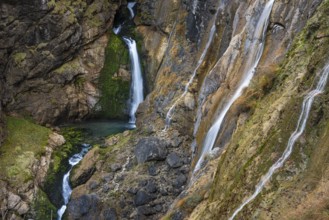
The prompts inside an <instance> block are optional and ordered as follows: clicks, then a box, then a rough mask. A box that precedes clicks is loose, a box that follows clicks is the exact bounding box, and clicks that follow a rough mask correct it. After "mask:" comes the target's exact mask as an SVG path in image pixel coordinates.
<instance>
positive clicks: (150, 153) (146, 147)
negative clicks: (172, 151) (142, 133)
mask: <svg viewBox="0 0 329 220" xmlns="http://www.w3.org/2000/svg"><path fill="white" fill-rule="evenodd" d="M166 145H167V144H166V143H165V142H164V141H162V140H160V139H158V138H155V137H150V138H143V139H141V140H139V142H138V143H137V146H136V148H135V156H136V158H137V161H138V163H144V162H146V161H152V160H165V159H166V157H167V153H168V151H167V148H166Z"/></svg>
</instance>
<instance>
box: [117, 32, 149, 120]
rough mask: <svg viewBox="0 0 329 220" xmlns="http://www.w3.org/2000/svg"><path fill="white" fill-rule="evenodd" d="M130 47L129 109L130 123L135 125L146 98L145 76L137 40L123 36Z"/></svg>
mask: <svg viewBox="0 0 329 220" xmlns="http://www.w3.org/2000/svg"><path fill="white" fill-rule="evenodd" d="M122 39H123V40H124V42H125V43H126V44H127V46H128V48H129V56H130V62H131V73H132V83H131V89H130V94H131V95H130V100H131V101H130V111H129V116H130V119H129V123H131V124H133V125H135V123H136V116H135V113H136V111H137V108H138V106H139V104H140V103H141V102H143V100H144V94H143V77H142V71H141V66H140V62H139V57H138V52H137V45H136V42H135V41H134V40H133V39H131V38H128V37H123V38H122Z"/></svg>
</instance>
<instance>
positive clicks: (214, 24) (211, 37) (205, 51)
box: [163, 1, 220, 131]
mask: <svg viewBox="0 0 329 220" xmlns="http://www.w3.org/2000/svg"><path fill="white" fill-rule="evenodd" d="M194 2H197V1H194ZM196 4H197V3H196ZM219 9H220V8H219V7H218V9H217V12H216V14H215V16H214V20H213V23H212V26H211V29H210V33H209V38H208V41H207V44H206V46H205V48H204V50H203V51H202V54H201V56H200V59H199V61H198V63H197V65H196V67H195V69H194V71H193V73H192V76H191V78H190V80H189V81H188V82H187V84H186V85H185V88H184V92H183V94H182V95H181V96H180V97H179V98H178V99H177V100H176V101H175V102H174V104H173V105H172V106H171V107H170V108H169V110H168V112H167V114H166V120H165V122H166V124H165V128H164V129H163V131H166V130H167V129H168V128H169V127H170V123H171V119H172V115H173V113H174V110H175V108H176V106H177V104H178V103H179V102H180V100H182V98H184V96H185V95H186V94H187V92H188V89H189V87H190V85H191V84H192V82H193V80H194V78H195V76H196V74H197V71H198V69H199V68H200V66H201V64H202V63H203V61H204V59H205V57H206V54H207V52H208V49H209V47H210V44H211V42H212V40H213V38H214V35H215V32H216V18H217V15H218V12H219Z"/></svg>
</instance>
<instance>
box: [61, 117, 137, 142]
mask: <svg viewBox="0 0 329 220" xmlns="http://www.w3.org/2000/svg"><path fill="white" fill-rule="evenodd" d="M63 127H74V128H78V129H82V130H83V131H84V132H86V133H87V134H88V136H93V137H95V138H100V137H106V136H108V135H111V134H117V133H120V132H123V131H125V130H131V129H133V127H132V126H131V124H129V123H127V122H124V121H111V120H102V121H99V120H97V121H84V122H78V123H72V124H66V125H64V126H63Z"/></svg>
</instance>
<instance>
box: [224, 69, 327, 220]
mask: <svg viewBox="0 0 329 220" xmlns="http://www.w3.org/2000/svg"><path fill="white" fill-rule="evenodd" d="M328 74H329V63H328V64H327V65H326V66H325V67H324V68H323V69H322V71H321V73H320V75H321V77H320V79H319V82H318V84H317V86H316V88H315V89H314V90H312V91H310V92H309V93H308V94H307V95H306V96H305V98H304V100H303V104H302V111H301V113H300V116H299V119H298V122H297V126H296V129H295V131H294V132H293V133H292V134H291V136H290V138H289V140H288V144H287V147H286V149H285V151H284V152H283V154H282V156H281V157H280V158H279V159H278V160H277V161H276V162H275V163H274V164H273V165H272V166H271V168H270V169H269V170H268V172H267V173H266V174H265V175H264V176H263V177H262V179H261V180H260V182H259V183H258V184H257V186H256V190H255V192H254V193H253V194H252V195H251V196H250V197H248V198H247V199H246V200H245V201H244V202H243V203H242V204H241V205H240V206H239V207H238V208H237V209H236V210H235V211H234V213H233V214H232V216H231V217H230V218H229V220H233V219H234V218H235V217H236V215H237V214H238V213H239V212H240V211H241V210H242V209H243V208H244V207H245V206H246V205H247V204H248V203H250V202H251V201H252V200H254V199H255V198H256V197H257V196H258V194H259V193H260V192H261V191H262V190H263V189H264V187H265V185H266V183H268V182H269V181H270V179H271V177H272V176H273V174H274V172H275V171H276V170H278V169H279V168H281V167H282V166H283V164H284V162H285V161H286V160H287V159H288V158H289V156H290V155H291V153H292V150H293V147H294V145H295V143H296V141H297V139H298V138H299V137H300V136H301V134H302V133H303V132H304V130H305V127H306V123H307V119H308V117H309V114H310V110H311V107H312V104H313V101H314V98H315V97H316V96H317V95H319V94H321V93H322V92H323V91H324V88H325V86H326V84H327V80H328Z"/></svg>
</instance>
